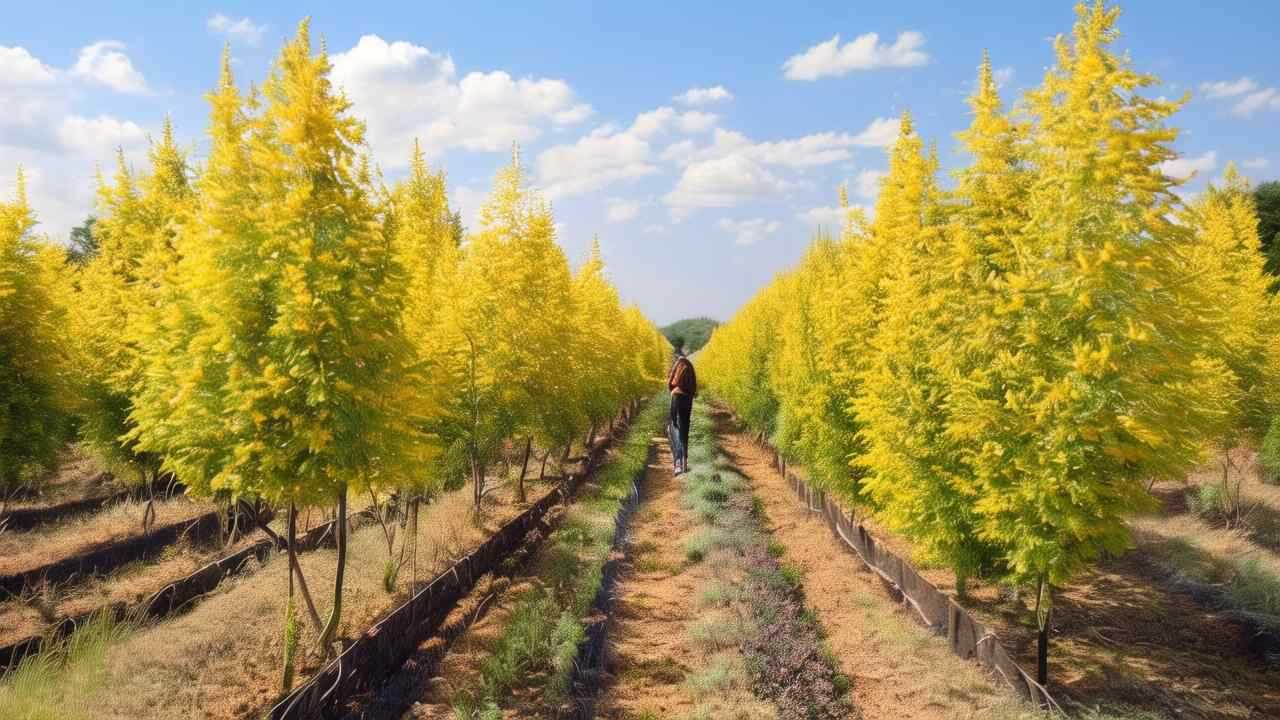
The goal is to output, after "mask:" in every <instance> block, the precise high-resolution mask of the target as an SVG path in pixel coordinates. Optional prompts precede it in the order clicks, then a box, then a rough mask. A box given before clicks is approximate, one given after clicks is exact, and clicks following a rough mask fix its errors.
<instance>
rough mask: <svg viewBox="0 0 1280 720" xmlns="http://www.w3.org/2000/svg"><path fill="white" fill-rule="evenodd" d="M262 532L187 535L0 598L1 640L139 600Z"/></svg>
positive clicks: (12, 639)
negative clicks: (138, 555) (150, 553)
mask: <svg viewBox="0 0 1280 720" xmlns="http://www.w3.org/2000/svg"><path fill="white" fill-rule="evenodd" d="M263 537H265V536H263V535H260V534H252V535H249V536H247V537H242V538H241V539H240V540H239V541H237V542H236V543H234V544H232V545H230V546H225V547H224V546H222V545H219V544H217V543H213V544H205V545H200V544H195V543H192V542H189V541H185V540H184V541H182V542H179V543H176V544H174V545H170V546H169V547H167V548H165V550H164V552H163V553H162V554H161V555H160V556H159V557H158V558H155V559H153V560H149V561H145V562H136V563H131V564H129V565H126V566H125V567H123V568H120V569H119V570H117V571H115V572H113V573H110V574H109V575H105V576H95V577H92V578H88V579H86V580H84V581H82V582H77V583H75V584H74V585H72V586H69V587H67V588H45V589H43V590H42V591H39V592H32V593H29V594H26V595H24V596H23V597H21V598H14V599H11V600H7V601H4V602H0V645H7V644H9V643H12V642H15V641H17V640H20V639H23V638H27V637H31V636H33V635H40V634H42V633H43V632H45V631H46V630H47V629H49V627H50V626H52V625H53V624H54V623H56V622H58V621H60V620H62V619H64V618H68V617H76V616H79V615H82V614H85V613H88V612H91V611H93V610H97V609H98V608H101V607H104V606H107V605H111V604H114V603H121V602H122V603H127V604H135V603H139V602H142V601H143V600H145V599H146V598H148V597H150V596H151V595H153V594H155V593H157V592H159V591H160V590H163V589H164V588H165V587H166V586H168V585H169V584H170V583H172V582H174V581H175V580H177V579H179V578H183V577H186V576H187V575H190V574H191V573H193V572H195V571H196V570H199V569H200V568H201V567H204V566H205V565H207V564H209V563H211V562H213V561H215V560H217V559H219V558H221V557H224V556H226V555H231V554H233V553H235V552H238V551H240V550H242V549H244V548H246V547H249V546H250V545H252V544H254V543H255V542H258V541H259V540H261V539H262V538H263Z"/></svg>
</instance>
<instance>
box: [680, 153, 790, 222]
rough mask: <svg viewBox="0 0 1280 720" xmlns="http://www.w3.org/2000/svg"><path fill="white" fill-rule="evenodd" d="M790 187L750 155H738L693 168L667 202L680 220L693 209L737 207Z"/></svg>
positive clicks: (686, 171) (685, 172)
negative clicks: (750, 200)
mask: <svg viewBox="0 0 1280 720" xmlns="http://www.w3.org/2000/svg"><path fill="white" fill-rule="evenodd" d="M790 186H791V183H789V182H788V181H786V180H784V179H782V178H780V177H778V176H777V175H775V174H774V173H772V172H770V171H769V170H767V169H766V168H765V167H763V166H762V165H761V164H760V163H759V162H758V161H756V160H755V159H753V158H751V157H749V156H748V155H747V154H745V153H734V154H731V155H728V156H725V157H721V158H715V159H712V160H702V161H698V162H695V163H693V164H691V165H689V166H688V167H687V168H685V170H684V173H683V174H681V176H680V180H679V181H678V182H677V183H676V186H675V188H673V189H672V190H671V192H669V193H667V195H666V196H665V197H664V198H663V200H664V202H666V203H667V205H668V206H669V207H671V209H672V211H673V212H674V213H675V214H676V215H677V216H683V215H684V214H686V213H687V212H689V211H690V210H692V209H693V208H706V207H733V206H734V205H737V204H739V203H741V202H743V201H744V200H746V199H748V198H751V197H757V196H760V195H765V194H769V193H778V192H782V191H784V190H786V189H787V188H788V187H790Z"/></svg>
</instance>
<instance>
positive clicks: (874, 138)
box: [853, 118, 902, 148]
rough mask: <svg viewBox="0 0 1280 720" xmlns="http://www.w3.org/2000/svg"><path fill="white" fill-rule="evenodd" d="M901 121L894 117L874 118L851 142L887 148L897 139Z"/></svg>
mask: <svg viewBox="0 0 1280 720" xmlns="http://www.w3.org/2000/svg"><path fill="white" fill-rule="evenodd" d="M901 128H902V121H901V120H898V119H896V118H876V119H875V120H872V121H871V124H870V125H868V126H867V128H866V129H865V130H863V131H862V132H860V133H858V134H857V136H855V137H854V139H853V144H855V145H863V146H866V147H879V148H887V147H889V146H891V145H893V144H894V143H895V142H897V141H898V130H900V129H901Z"/></svg>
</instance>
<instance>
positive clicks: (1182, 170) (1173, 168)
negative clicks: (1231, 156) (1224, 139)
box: [1160, 150, 1218, 180]
mask: <svg viewBox="0 0 1280 720" xmlns="http://www.w3.org/2000/svg"><path fill="white" fill-rule="evenodd" d="M1217 166H1218V153H1216V152H1214V151H1213V150H1210V151H1209V152H1207V153H1204V154H1203V155H1199V156H1197V157H1180V158H1174V159H1173V160H1166V161H1164V162H1162V163H1160V172H1162V173H1164V174H1165V175H1168V176H1169V177H1171V178H1174V179H1176V180H1186V179H1188V178H1190V177H1192V176H1194V175H1195V174H1196V173H1202V172H1208V171H1210V170H1212V169H1214V168H1216V167H1217Z"/></svg>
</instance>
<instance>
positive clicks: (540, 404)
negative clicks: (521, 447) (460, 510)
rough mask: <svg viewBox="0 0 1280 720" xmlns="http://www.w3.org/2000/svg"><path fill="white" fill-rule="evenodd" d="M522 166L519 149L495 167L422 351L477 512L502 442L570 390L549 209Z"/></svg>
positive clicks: (568, 327)
mask: <svg viewBox="0 0 1280 720" xmlns="http://www.w3.org/2000/svg"><path fill="white" fill-rule="evenodd" d="M524 173H525V171H524V168H523V166H522V165H521V164H520V158H519V153H518V152H517V153H515V154H514V155H513V158H512V163H511V165H509V166H507V167H506V168H503V169H502V170H501V171H499V173H498V176H497V180H496V182H495V185H494V191H493V194H492V195H491V196H490V198H489V200H488V202H487V203H486V204H485V206H484V207H483V208H482V209H481V213H480V229H479V231H478V232H476V233H475V234H473V235H472V236H471V237H470V238H469V239H468V241H467V243H466V245H465V247H464V253H463V257H462V260H461V263H460V264H459V265H458V267H457V269H456V272H454V273H453V274H452V275H451V276H450V277H449V279H448V287H449V288H450V293H449V296H448V301H447V303H446V304H445V305H443V306H442V307H441V308H440V309H439V320H438V323H437V324H436V330H435V332H433V333H431V337H430V339H429V341H428V347H427V349H426V352H427V354H428V356H429V357H430V361H431V363H432V369H433V372H432V374H433V381H432V382H433V388H434V389H433V393H434V395H435V397H436V398H438V402H439V406H440V408H441V414H440V416H439V421H438V422H437V423H436V428H437V429H436V432H437V434H438V435H439V437H441V438H442V440H443V442H444V444H445V446H446V447H450V448H451V449H452V452H453V453H454V454H455V455H461V456H463V457H465V461H466V465H467V470H468V471H469V473H470V475H471V479H472V483H473V497H474V501H475V505H476V509H477V510H479V508H480V503H481V501H482V499H483V497H484V492H485V473H486V470H487V469H488V467H489V465H490V464H491V463H492V462H493V461H494V459H495V458H496V457H497V454H498V452H499V451H500V450H501V448H502V444H503V443H504V442H505V441H506V440H507V439H509V438H511V437H512V436H514V435H515V434H516V433H518V432H522V431H523V432H529V431H531V430H532V429H533V428H537V427H539V426H545V424H546V423H540V419H542V418H541V416H540V414H539V413H540V412H542V411H545V408H547V407H548V406H551V405H553V404H557V403H558V404H560V407H561V408H562V409H566V408H569V409H571V408H572V405H566V404H565V403H566V399H567V398H574V397H575V396H573V395H572V393H571V390H572V386H571V385H570V383H572V382H573V379H572V373H571V372H568V370H569V368H570V367H571V364H570V352H571V351H572V347H573V340H574V338H575V335H574V330H573V325H572V319H573V317H574V315H573V301H572V295H571V291H572V288H571V278H570V274H569V264H568V261H567V260H566V259H565V256H564V253H563V252H562V251H561V250H560V247H559V245H557V244H556V242H555V222H554V219H553V217H552V214H551V208H550V207H549V206H548V205H547V204H546V203H545V202H544V201H543V200H542V199H541V198H540V197H539V196H538V195H536V194H535V193H533V192H532V191H530V190H529V189H528V187H527V186H526V181H525V175H524Z"/></svg>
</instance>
